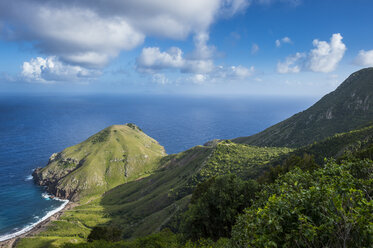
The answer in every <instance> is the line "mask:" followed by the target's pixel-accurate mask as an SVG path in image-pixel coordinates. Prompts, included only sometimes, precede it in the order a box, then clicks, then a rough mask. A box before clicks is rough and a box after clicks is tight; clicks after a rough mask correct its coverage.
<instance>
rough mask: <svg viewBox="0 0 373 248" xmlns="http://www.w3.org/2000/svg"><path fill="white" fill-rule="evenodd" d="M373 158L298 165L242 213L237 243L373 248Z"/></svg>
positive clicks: (235, 235) (234, 233)
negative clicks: (306, 167) (315, 166)
mask: <svg viewBox="0 0 373 248" xmlns="http://www.w3.org/2000/svg"><path fill="white" fill-rule="evenodd" d="M372 187H373V162H372V161H370V160H352V161H343V162H342V163H341V164H338V163H336V162H335V161H333V160H332V161H329V162H328V163H327V164H326V165H325V166H324V167H323V168H320V169H317V170H314V171H312V172H310V171H302V170H301V169H299V168H296V169H294V170H292V171H290V172H288V173H287V174H285V175H284V176H282V177H280V178H279V179H277V180H276V181H275V183H273V184H270V185H268V186H267V187H265V189H264V190H262V191H261V193H260V195H259V199H257V200H256V201H255V203H254V204H253V205H252V206H251V207H249V208H248V209H247V210H245V214H243V215H242V216H240V217H239V218H238V222H237V225H236V226H235V227H234V228H233V231H232V240H233V246H234V247H371V246H372V244H373V201H372V196H373V194H372V193H373V190H372Z"/></svg>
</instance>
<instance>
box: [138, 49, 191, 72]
mask: <svg viewBox="0 0 373 248" xmlns="http://www.w3.org/2000/svg"><path fill="white" fill-rule="evenodd" d="M182 55H183V52H182V51H181V49H180V48H177V47H172V48H170V49H169V50H168V51H165V52H161V50H160V49H159V47H145V48H143V49H142V52H141V54H140V56H139V57H138V58H137V61H136V62H137V66H138V69H139V70H140V71H145V72H154V71H157V70H162V69H168V68H182V67H184V65H185V60H184V58H183V56H182Z"/></svg>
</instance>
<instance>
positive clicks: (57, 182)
mask: <svg viewBox="0 0 373 248" xmlns="http://www.w3.org/2000/svg"><path fill="white" fill-rule="evenodd" d="M165 155H166V153H165V151H164V148H163V147H162V146H161V145H159V144H158V142H157V141H155V140H154V139H152V138H150V137H149V136H147V135H146V134H145V133H143V132H142V131H141V130H140V129H139V128H138V127H137V126H136V125H134V124H126V125H114V126H110V127H108V128H105V129H104V130H102V131H100V132H99V133H97V134H95V135H93V136H91V137H90V138H88V139H87V140H86V141H84V142H82V143H80V144H78V145H75V146H71V147H68V148H66V149H65V150H63V151H62V152H60V153H55V154H53V155H52V156H51V158H50V159H49V163H48V165H47V166H46V167H44V168H39V169H37V170H36V171H35V172H34V180H35V181H36V182H37V183H38V184H39V185H45V186H47V187H48V191H49V192H50V193H52V194H54V195H56V196H58V197H62V198H67V199H70V200H78V199H79V198H82V197H90V196H95V195H100V194H102V193H104V192H106V191H107V190H109V189H111V188H114V187H115V186H118V185H120V184H123V183H126V182H129V181H132V180H134V179H137V178H139V177H140V176H145V175H148V174H149V173H151V172H152V171H153V170H154V169H155V168H157V166H159V160H160V158H161V157H163V156H165Z"/></svg>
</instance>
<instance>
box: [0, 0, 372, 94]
mask: <svg viewBox="0 0 373 248" xmlns="http://www.w3.org/2000/svg"><path fill="white" fill-rule="evenodd" d="M372 12H373V1H371V0H188V1H185V0H172V1H171V0H122V1H121V0H64V1H58V0H1V1H0V92H2V93H30V94H34V93H47V94H48V93H59V92H60V93H108V94H122V93H123V94H139V93H146V94H170V95H178V94H191V95H271V96H272V95H274V96H322V95H324V94H326V93H328V92H330V91H332V90H334V89H335V88H336V87H337V86H338V85H339V84H340V83H342V82H343V80H344V79H346V77H348V76H349V75H350V74H351V73H353V72H354V71H357V70H359V69H362V68H366V67H371V66H373V32H372V27H371V26H372V25H371V24H373V14H372Z"/></svg>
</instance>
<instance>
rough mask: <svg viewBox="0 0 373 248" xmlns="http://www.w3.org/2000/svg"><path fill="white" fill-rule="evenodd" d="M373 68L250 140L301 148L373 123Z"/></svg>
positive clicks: (247, 140)
mask: <svg viewBox="0 0 373 248" xmlns="http://www.w3.org/2000/svg"><path fill="white" fill-rule="evenodd" d="M372 82H373V68H367V69H363V70H360V71H358V72H355V73H353V74H352V75H351V76H350V77H349V78H347V79H346V80H345V81H344V82H343V83H342V84H341V85H340V86H339V87H338V88H337V89H336V90H335V91H333V92H331V93H329V94H327V95H326V96H324V97H323V98H322V99H321V100H319V101H318V102H317V103H315V104H314V105H313V106H312V107H310V108H308V109H307V110H305V111H303V112H300V113H298V114H296V115H294V116H292V117H290V118H288V119H287V120H284V121H282V122H280V123H278V124H276V125H274V126H272V127H269V128H267V129H266V130H264V131H262V132H260V133H258V134H255V135H253V136H250V137H242V138H237V139H235V140H234V141H235V142H238V143H245V144H250V145H256V146H286V147H301V146H304V145H308V144H312V143H314V142H315V141H320V140H323V139H325V138H327V137H330V136H332V135H334V134H336V133H342V132H347V131H350V130H354V129H358V128H362V127H365V126H367V125H371V124H372V123H373V83H372Z"/></svg>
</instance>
